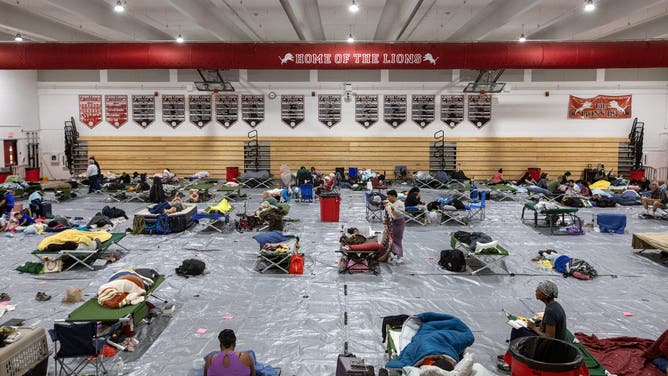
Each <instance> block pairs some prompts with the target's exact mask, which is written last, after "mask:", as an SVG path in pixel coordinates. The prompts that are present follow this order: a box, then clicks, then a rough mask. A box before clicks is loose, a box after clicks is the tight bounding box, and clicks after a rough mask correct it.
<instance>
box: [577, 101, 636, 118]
mask: <svg viewBox="0 0 668 376" xmlns="http://www.w3.org/2000/svg"><path fill="white" fill-rule="evenodd" d="M630 117H631V95H618V96H610V95H597V96H595V97H593V98H579V97H574V96H572V95H571V96H570V98H569V99H568V118H569V119H628V118H630Z"/></svg>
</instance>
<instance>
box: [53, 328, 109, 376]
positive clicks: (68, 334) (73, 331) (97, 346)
mask: <svg viewBox="0 0 668 376" xmlns="http://www.w3.org/2000/svg"><path fill="white" fill-rule="evenodd" d="M49 336H50V337H51V340H52V341H53V343H54V350H55V354H54V356H53V359H54V360H55V363H56V369H55V374H56V375H61V374H65V375H79V374H80V373H81V372H82V371H83V370H84V369H85V368H86V366H88V365H89V364H93V365H94V366H95V375H99V374H100V371H102V373H103V374H106V373H107V369H106V368H105V367H104V363H103V361H102V359H103V357H102V355H101V352H102V348H103V347H104V344H105V342H106V341H105V339H104V338H100V337H98V336H97V323H96V322H94V321H91V322H87V323H82V324H59V323H55V324H53V329H51V330H49ZM58 368H60V370H59V369H58ZM91 371H92V370H91ZM86 374H90V373H89V372H86Z"/></svg>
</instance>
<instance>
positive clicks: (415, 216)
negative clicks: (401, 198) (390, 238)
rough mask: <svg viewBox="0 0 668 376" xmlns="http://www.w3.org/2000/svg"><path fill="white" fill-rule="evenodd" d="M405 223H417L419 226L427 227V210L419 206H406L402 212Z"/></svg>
mask: <svg viewBox="0 0 668 376" xmlns="http://www.w3.org/2000/svg"><path fill="white" fill-rule="evenodd" d="M404 214H405V217H406V223H407V224H408V223H411V222H413V223H417V224H419V225H421V226H425V225H427V209H425V208H423V207H419V206H407V207H406V208H405V210H404Z"/></svg>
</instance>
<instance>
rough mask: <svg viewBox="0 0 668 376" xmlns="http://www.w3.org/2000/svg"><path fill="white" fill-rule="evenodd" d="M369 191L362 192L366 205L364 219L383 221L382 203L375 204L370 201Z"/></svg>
mask: <svg viewBox="0 0 668 376" xmlns="http://www.w3.org/2000/svg"><path fill="white" fill-rule="evenodd" d="M371 198H372V196H371V193H370V192H364V202H365V204H366V205H365V206H366V220H367V221H368V222H375V221H378V222H382V221H383V215H384V212H385V208H383V204H382V203H378V204H377V205H376V204H375V203H373V202H372V201H371Z"/></svg>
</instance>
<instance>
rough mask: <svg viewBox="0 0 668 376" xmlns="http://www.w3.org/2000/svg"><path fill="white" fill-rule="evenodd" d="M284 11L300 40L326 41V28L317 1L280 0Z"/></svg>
mask: <svg viewBox="0 0 668 376" xmlns="http://www.w3.org/2000/svg"><path fill="white" fill-rule="evenodd" d="M280 1H281V6H283V11H285V14H286V16H288V19H289V20H290V23H291V24H292V27H293V28H294V29H295V32H296V33H297V36H298V37H299V40H303V41H324V40H325V29H324V28H323V26H322V18H321V17H320V7H319V6H318V2H317V1H306V0H280Z"/></svg>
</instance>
